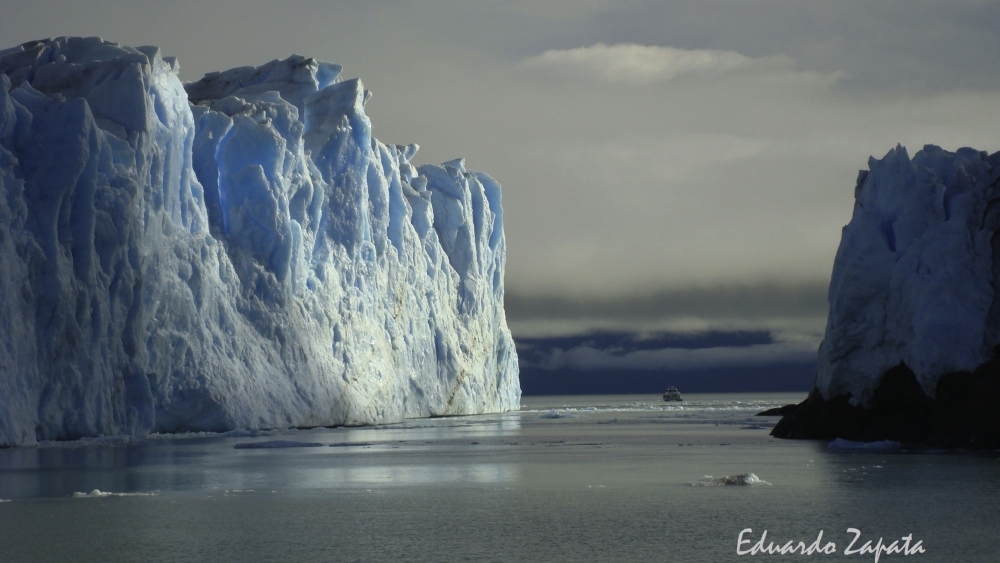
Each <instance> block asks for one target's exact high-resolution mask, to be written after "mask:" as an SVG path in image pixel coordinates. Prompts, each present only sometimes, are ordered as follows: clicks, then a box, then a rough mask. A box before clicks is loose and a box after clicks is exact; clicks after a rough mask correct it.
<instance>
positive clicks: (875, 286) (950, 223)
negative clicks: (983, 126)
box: [816, 145, 1000, 404]
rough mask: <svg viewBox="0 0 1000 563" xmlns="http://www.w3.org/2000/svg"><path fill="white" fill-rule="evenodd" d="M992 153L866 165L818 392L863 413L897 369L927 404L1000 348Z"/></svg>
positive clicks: (936, 152)
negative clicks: (942, 381) (903, 368)
mask: <svg viewBox="0 0 1000 563" xmlns="http://www.w3.org/2000/svg"><path fill="white" fill-rule="evenodd" d="M998 164H1000V153H996V154H993V155H987V153H985V152H980V151H977V150H973V149H970V148H963V149H959V150H958V151H956V152H954V153H952V152H948V151H945V150H943V149H941V148H940V147H936V146H933V145H927V146H925V147H924V148H923V150H921V151H919V152H918V153H917V154H916V155H914V157H913V158H912V159H911V158H910V157H909V155H908V153H907V151H906V149H905V148H903V147H901V146H897V147H896V148H895V149H893V150H891V151H889V153H888V154H886V155H885V157H883V158H882V159H881V160H879V159H875V158H871V159H870V160H869V168H870V170H868V171H862V172H861V173H860V175H859V177H858V182H857V187H856V189H855V200H856V201H855V204H854V216H853V218H852V219H851V222H850V224H848V225H847V226H846V227H844V231H843V236H842V239H841V243H840V248H839V250H838V251H837V257H836V260H835V262H834V266H833V275H832V278H831V281H830V290H829V300H830V315H829V319H828V322H827V328H826V336H825V339H824V340H823V343H822V345H821V346H820V350H819V367H818V371H817V377H816V387H817V388H818V389H819V391H820V392H821V393H822V394H823V396H824V397H825V398H827V399H829V398H831V397H835V396H837V395H841V394H844V393H850V394H851V395H852V396H853V398H854V400H855V401H856V402H858V403H861V404H866V403H867V402H868V400H869V399H870V398H871V396H872V393H873V391H874V389H875V388H876V387H877V386H878V384H879V382H880V381H881V377H882V375H883V374H884V373H885V372H886V371H887V370H889V369H890V368H893V367H895V366H897V365H899V364H900V363H905V364H906V365H907V366H908V367H909V368H910V369H912V370H913V372H914V374H915V375H916V377H917V381H918V382H919V383H920V385H921V386H922V388H923V390H924V392H925V393H926V394H927V395H929V396H932V397H933V396H934V394H935V391H936V387H937V381H938V379H939V378H940V377H941V376H942V375H945V374H947V373H950V372H955V371H961V370H969V371H971V370H973V369H975V368H976V367H977V366H979V365H980V364H982V363H983V362H984V361H986V360H987V359H989V357H990V356H991V354H992V352H993V348H994V346H996V345H997V343H998V342H1000V303H997V300H996V294H997V292H996V289H997V287H996V284H997V282H998V280H1000V274H998V273H1000V268H998V264H1000V261H997V260H996V259H995V258H994V251H993V249H994V248H998V249H1000V239H997V238H995V235H994V233H995V232H996V231H997V230H998V228H1000V206H998V205H997V202H998V201H1000V200H998V196H1000V190H998V189H997V188H996V187H994V186H996V184H995V182H996V180H997V178H998V176H1000V170H998V169H997V168H995V167H996V166H997V165H998Z"/></svg>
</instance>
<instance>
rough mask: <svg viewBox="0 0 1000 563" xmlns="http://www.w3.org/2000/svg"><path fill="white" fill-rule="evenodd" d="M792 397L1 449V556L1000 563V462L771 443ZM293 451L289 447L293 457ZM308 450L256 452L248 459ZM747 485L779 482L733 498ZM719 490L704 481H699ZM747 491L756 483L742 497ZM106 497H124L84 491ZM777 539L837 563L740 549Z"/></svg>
mask: <svg viewBox="0 0 1000 563" xmlns="http://www.w3.org/2000/svg"><path fill="white" fill-rule="evenodd" d="M803 398H804V396H802V395H798V394H767V395H753V394H734V395H688V396H685V399H686V401H685V402H684V403H681V404H678V403H671V404H667V403H664V402H662V401H661V400H660V398H659V396H651V395H642V396H571V397H524V398H522V409H521V411H520V412H515V413H507V414H502V415H483V416H470V417H453V418H436V419H419V420H409V421H407V422H405V423H403V424H395V425H388V426H380V427H365V428H332V429H325V428H321V429H313V430H289V431H273V432H266V433H263V434H261V435H256V436H253V435H249V434H250V433H247V432H236V433H230V434H229V435H184V436H172V437H153V438H150V439H145V440H131V441H121V440H112V439H107V440H88V441H80V442H73V443H58V444H43V445H41V446H40V447H38V448H24V449H8V450H0V499H4V500H5V501H8V502H0V562H4V563H6V562H21V561H25V562H29V561H30V562H45V561H80V562H85V561H100V562H108V561H164V562H166V561H212V562H225V561H234V562H237V561H238V562H253V561H275V562H278V561H280V562H297V561H338V562H340V561H363V562H372V561H375V562H377V561H393V562H395V561H434V562H439V561H474V562H489V561H497V562H507V561H525V562H548V561H615V562H619V561H643V562H648V561H705V562H718V561H754V560H807V561H808V560H819V561H875V556H874V555H872V554H860V553H858V554H853V555H845V554H844V550H845V548H847V547H848V544H849V543H850V541H851V540H852V539H853V538H854V535H853V534H849V533H847V532H846V530H847V528H856V529H858V530H860V531H861V534H862V536H861V541H859V542H858V543H857V544H856V545H855V546H854V548H855V549H857V548H859V547H861V545H862V544H863V543H864V542H866V541H869V540H871V541H872V543H873V544H875V542H877V541H878V539H879V538H880V537H882V538H884V539H883V542H884V544H886V545H888V544H889V543H891V542H892V541H895V540H899V539H900V538H901V537H903V536H905V535H908V534H911V535H912V540H911V545H913V544H915V543H916V542H917V541H921V542H922V544H921V547H922V548H923V550H924V552H923V553H916V554H913V555H909V556H905V555H903V554H890V555H886V554H885V553H883V554H881V557H880V559H879V560H880V561H912V562H919V563H930V562H932V561H966V562H968V561H973V562H974V561H990V562H995V561H1000V539H998V538H1000V532H998V530H1000V453H990V454H968V453H966V454H961V453H944V452H932V451H922V452H906V451H903V452H879V451H874V452H872V451H831V450H829V449H828V447H827V444H826V443H825V442H811V441H786V440H776V439H773V438H771V437H770V436H768V432H769V431H770V428H771V427H772V426H773V424H774V423H775V422H776V419H775V418H763V417H754V416H753V415H754V414H755V413H757V412H759V411H761V410H763V409H765V408H770V407H773V406H779V405H783V404H787V403H790V402H797V401H800V400H801V399H803ZM289 442H291V443H289ZM302 444H319V445H318V446H315V447H292V448H289V447H264V448H255V447H247V446H248V445H265V446H289V445H302ZM749 473H753V474H754V475H756V476H757V477H758V478H759V479H760V480H762V481H765V482H766V483H767V484H764V483H761V484H755V485H738V484H734V485H724V484H721V483H722V480H721V479H719V478H722V477H726V476H729V477H736V476H739V475H746V474H749ZM707 476H711V478H707ZM745 480H746V479H744V481H745ZM94 489H98V490H100V491H101V492H102V493H113V494H112V495H102V496H97V495H89V494H88V495H87V496H82V495H77V496H76V497H74V496H73V495H74V493H90V492H91V491H93V490H94ZM746 528H751V529H752V530H753V532H752V533H746V534H745V535H744V539H749V540H752V542H748V543H746V544H743V546H742V548H743V549H745V550H746V549H750V548H751V547H752V543H756V542H757V540H758V539H760V536H761V533H762V532H763V531H764V530H767V541H768V542H770V541H772V540H773V541H775V542H777V543H778V544H785V543H786V542H787V541H794V542H796V543H797V542H799V541H802V542H804V543H805V544H806V545H808V544H811V543H813V542H814V540H816V538H817V535H818V533H819V532H820V531H821V530H822V531H823V540H822V543H823V544H826V543H827V542H834V543H835V544H836V553H835V554H832V555H827V554H815V555H812V556H802V555H799V554H795V555H761V554H757V555H742V556H740V555H737V541H738V538H739V535H740V532H741V531H742V530H744V529H746Z"/></svg>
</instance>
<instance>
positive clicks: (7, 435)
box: [0, 37, 520, 446]
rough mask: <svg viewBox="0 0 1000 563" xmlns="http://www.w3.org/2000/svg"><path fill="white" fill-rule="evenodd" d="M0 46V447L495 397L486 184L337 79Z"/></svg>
mask: <svg viewBox="0 0 1000 563" xmlns="http://www.w3.org/2000/svg"><path fill="white" fill-rule="evenodd" d="M178 72H179V67H178V62H177V61H176V60H175V59H174V58H172V57H165V56H163V54H162V53H161V52H160V50H159V49H158V48H156V47H138V48H132V47H127V46H123V45H119V44H116V43H111V42H107V41H104V40H102V39H100V38H93V37H92V38H56V39H49V40H43V41H35V42H31V43H26V44H23V45H20V46H18V47H14V48H10V49H6V50H2V51H0V327H2V328H0V398H2V403H0V446H19V445H31V444H35V443H36V442H37V441H39V440H65V439H75V438H80V437H88V436H114V435H133V436H142V435H146V434H149V433H173V432H199V431H210V432H222V431H228V430H234V429H248V430H255V429H266V428H286V427H309V426H321V425H322V426H335V425H364V424H378V423H389V422H397V421H400V420H402V419H404V418H408V417H427V416H440V415H459V414H476V413H484V412H500V411H508V410H513V409H517V408H518V405H519V401H520V387H519V383H518V365H517V356H516V353H515V351H514V345H513V341H512V340H511V336H510V331H509V330H508V328H507V323H506V318H505V314H504V309H503V298H504V285H503V276H504V268H505V261H506V247H505V242H504V235H503V209H502V207H501V191H500V185H499V183H498V182H496V181H495V180H494V179H493V178H491V177H490V176H488V175H486V174H484V173H481V172H473V171H470V170H467V169H466V168H465V163H464V161H463V160H461V159H459V160H454V161H451V162H447V163H445V164H442V165H441V166H433V165H424V166H419V167H417V166H414V165H413V164H411V160H412V159H413V156H414V154H415V153H416V152H417V149H418V147H417V145H415V144H411V145H387V144H384V143H382V142H380V141H378V140H376V139H375V138H374V137H373V136H372V126H371V122H370V121H369V119H368V117H367V116H366V115H365V111H364V108H365V103H366V102H367V101H368V99H369V97H370V93H369V92H368V91H367V90H365V88H364V86H363V84H362V83H361V81H360V80H357V79H351V80H345V79H343V78H342V77H341V67H340V66H338V65H334V64H329V63H323V62H319V61H316V60H314V59H311V58H305V57H301V56H297V55H294V56H291V57H289V58H287V59H284V60H275V61H272V62H270V63H268V64H265V65H263V66H260V67H256V68H254V67H241V68H236V69H232V70H228V71H225V72H215V73H210V74H208V75H206V76H205V77H204V78H202V79H201V80H199V81H196V82H193V83H188V84H182V83H181V81H180V80H179V78H178Z"/></svg>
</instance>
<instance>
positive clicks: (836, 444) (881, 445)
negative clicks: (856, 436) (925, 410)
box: [827, 438, 903, 452]
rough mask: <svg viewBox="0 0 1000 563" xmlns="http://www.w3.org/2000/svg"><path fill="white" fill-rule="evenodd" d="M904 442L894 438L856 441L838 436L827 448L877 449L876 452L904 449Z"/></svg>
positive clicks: (840, 449)
mask: <svg viewBox="0 0 1000 563" xmlns="http://www.w3.org/2000/svg"><path fill="white" fill-rule="evenodd" d="M902 447H903V446H902V444H900V443H899V442H896V441H893V440H882V441H880V442H855V441H853V440H845V439H843V438H837V439H836V440H834V441H832V442H830V444H829V445H828V446H827V449H829V450H833V451H850V450H863V451H876V452H892V451H896V450H899V449H902Z"/></svg>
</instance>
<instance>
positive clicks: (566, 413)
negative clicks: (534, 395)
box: [535, 409, 578, 418]
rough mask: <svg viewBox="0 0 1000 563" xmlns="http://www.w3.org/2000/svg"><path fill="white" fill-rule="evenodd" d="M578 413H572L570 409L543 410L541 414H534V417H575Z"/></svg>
mask: <svg viewBox="0 0 1000 563" xmlns="http://www.w3.org/2000/svg"><path fill="white" fill-rule="evenodd" d="M577 416H578V415H576V414H573V413H572V412H570V411H560V410H555V409H553V410H550V411H545V412H543V413H542V414H540V415H538V416H536V417H535V418H577Z"/></svg>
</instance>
